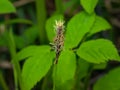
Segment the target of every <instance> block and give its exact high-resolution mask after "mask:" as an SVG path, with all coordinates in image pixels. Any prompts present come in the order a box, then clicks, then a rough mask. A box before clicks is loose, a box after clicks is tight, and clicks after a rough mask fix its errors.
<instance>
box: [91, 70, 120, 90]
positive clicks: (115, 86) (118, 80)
mask: <svg viewBox="0 0 120 90" xmlns="http://www.w3.org/2000/svg"><path fill="white" fill-rule="evenodd" d="M93 90H120V68H116V69H113V70H111V71H110V72H109V73H107V74H106V75H104V76H103V77H101V78H99V80H98V81H97V82H96V84H95V85H94V89H93Z"/></svg>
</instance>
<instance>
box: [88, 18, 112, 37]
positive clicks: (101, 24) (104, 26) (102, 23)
mask: <svg viewBox="0 0 120 90" xmlns="http://www.w3.org/2000/svg"><path fill="white" fill-rule="evenodd" d="M110 28H111V26H110V24H109V23H108V22H107V21H106V20H105V19H104V18H102V17H100V16H96V20H95V23H94V25H93V26H92V29H91V30H90V32H89V36H90V35H93V34H95V33H98V32H100V31H104V30H108V29H110Z"/></svg>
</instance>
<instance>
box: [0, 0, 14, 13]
mask: <svg viewBox="0 0 120 90" xmlns="http://www.w3.org/2000/svg"><path fill="white" fill-rule="evenodd" d="M15 11H16V10H15V7H14V6H13V5H12V3H11V2H10V1H9V0H0V14H6V13H14V12H15Z"/></svg>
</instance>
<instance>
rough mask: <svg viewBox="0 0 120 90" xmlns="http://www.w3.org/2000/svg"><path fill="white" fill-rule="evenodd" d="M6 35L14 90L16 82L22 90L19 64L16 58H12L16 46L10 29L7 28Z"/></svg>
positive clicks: (16, 86)
mask: <svg viewBox="0 0 120 90" xmlns="http://www.w3.org/2000/svg"><path fill="white" fill-rule="evenodd" d="M6 37H7V42H8V47H9V51H10V54H11V58H12V63H13V71H14V80H15V90H18V82H19V84H20V88H21V90H23V89H24V87H23V84H22V78H21V69H20V65H19V62H18V61H17V59H14V58H15V56H16V46H15V42H14V37H13V32H12V30H11V29H10V30H9V32H8V36H6Z"/></svg>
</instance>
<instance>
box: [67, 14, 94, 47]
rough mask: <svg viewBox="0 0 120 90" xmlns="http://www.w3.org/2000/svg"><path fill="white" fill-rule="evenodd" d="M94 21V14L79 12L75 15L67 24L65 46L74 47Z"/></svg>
mask: <svg viewBox="0 0 120 90" xmlns="http://www.w3.org/2000/svg"><path fill="white" fill-rule="evenodd" d="M94 21H95V14H92V15H89V14H87V13H86V12H80V13H78V14H77V15H75V16H74V17H73V18H72V19H71V20H70V21H69V22H68V25H67V31H66V36H65V47H67V48H73V47H76V46H77V45H78V44H79V42H80V41H81V40H82V39H83V36H84V35H85V34H86V33H88V32H89V30H90V29H91V27H92V25H93V23H94Z"/></svg>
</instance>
